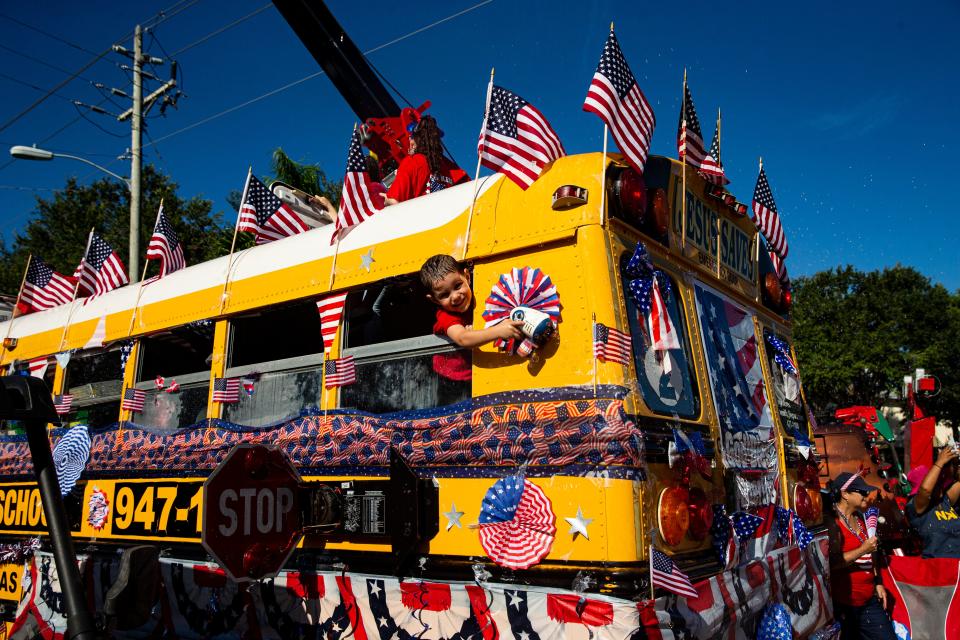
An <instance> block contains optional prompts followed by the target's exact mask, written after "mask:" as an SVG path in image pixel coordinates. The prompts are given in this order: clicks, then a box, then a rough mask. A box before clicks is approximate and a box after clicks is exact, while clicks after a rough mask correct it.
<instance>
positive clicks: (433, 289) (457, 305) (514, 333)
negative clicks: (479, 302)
mask: <svg viewBox="0 0 960 640" xmlns="http://www.w3.org/2000/svg"><path fill="white" fill-rule="evenodd" d="M420 282H422V283H423V287H424V288H425V289H426V290H427V292H428V293H427V299H428V300H430V302H432V303H434V304H435V305H437V307H438V308H437V321H436V323H435V324H434V325H433V333H434V334H435V335H438V336H443V337H446V338H450V340H451V341H453V343H454V344H456V345H457V346H460V347H464V348H465V349H473V348H474V347H479V346H481V345H484V344H487V343H488V342H493V341H494V340H497V339H503V340H509V339H511V338H513V339H521V338H523V332H522V331H521V330H520V328H521V327H522V326H523V322H521V321H517V320H509V319H505V320H503V321H501V322H499V323H498V324H495V325H494V326H492V327H489V328H487V329H474V328H473V326H472V325H473V307H474V299H473V291H472V290H471V289H470V272H469V271H467V269H465V268H464V267H462V266H461V265H460V263H458V262H457V261H456V260H454V259H453V257H452V256H448V255H445V254H439V255H435V256H433V257H431V258H428V259H427V261H426V262H424V263H423V266H422V267H420ZM466 355H469V353H468V354H466ZM433 369H434V371H436V372H437V373H438V374H440V375H441V376H443V377H444V378H447V379H450V380H469V379H470V377H471V371H470V361H469V360H468V359H467V358H466V356H465V355H464V354H462V352H460V351H458V352H456V353H453V354H449V353H445V354H440V355H437V356H435V357H434V359H433Z"/></svg>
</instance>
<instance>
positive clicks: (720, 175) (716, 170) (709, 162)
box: [700, 109, 730, 185]
mask: <svg viewBox="0 0 960 640" xmlns="http://www.w3.org/2000/svg"><path fill="white" fill-rule="evenodd" d="M700 174H701V175H702V176H703V177H704V179H705V180H706V181H707V182H712V183H714V184H720V185H724V184H729V183H730V181H729V180H728V179H727V174H726V173H725V172H724V170H723V162H722V161H721V160H720V110H719V109H718V110H717V128H716V129H715V130H714V131H713V142H711V143H710V153H709V154H707V157H706V158H705V159H704V161H703V164H702V165H700Z"/></svg>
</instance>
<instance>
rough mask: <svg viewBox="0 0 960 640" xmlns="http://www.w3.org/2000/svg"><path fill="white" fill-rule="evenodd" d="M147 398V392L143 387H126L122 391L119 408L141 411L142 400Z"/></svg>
mask: <svg viewBox="0 0 960 640" xmlns="http://www.w3.org/2000/svg"><path fill="white" fill-rule="evenodd" d="M146 399H147V392H146V391H144V390H143V389H127V390H126V391H124V392H123V402H122V403H121V404H120V408H121V409H123V410H124V411H137V412H140V411H143V402H144V400H146Z"/></svg>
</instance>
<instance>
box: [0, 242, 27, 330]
mask: <svg viewBox="0 0 960 640" xmlns="http://www.w3.org/2000/svg"><path fill="white" fill-rule="evenodd" d="M32 261H33V254H32V253H31V254H29V255H28V256H27V268H26V269H24V270H23V279H22V280H20V290H19V291H17V301H16V302H14V303H13V309H12V310H11V312H10V322H9V323H8V324H7V335H6V337H4V339H3V345H4V347H3V348H4V349H6V344H7V339H8V338H9V337H10V333H11V332H12V331H13V319H14V318H16V317H17V309H18V308H19V307H20V299H21V298H22V297H23V285H24V284H26V282H27V273H29V271H30V263H31V262H32Z"/></svg>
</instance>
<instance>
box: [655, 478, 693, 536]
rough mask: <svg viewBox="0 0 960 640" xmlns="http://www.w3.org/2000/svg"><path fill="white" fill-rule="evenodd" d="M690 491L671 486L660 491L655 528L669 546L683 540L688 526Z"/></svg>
mask: <svg viewBox="0 0 960 640" xmlns="http://www.w3.org/2000/svg"><path fill="white" fill-rule="evenodd" d="M689 502H690V493H689V492H688V491H687V490H686V489H684V488H682V487H671V488H669V489H664V490H663V491H661V492H660V500H659V501H658V503H657V529H659V531H660V537H661V538H663V541H664V542H666V543H667V544H668V545H670V546H671V547H675V546H677V545H678V544H680V542H681V541H682V540H683V536H684V535H686V533H687V530H688V529H689V528H690V507H689V506H688V505H689Z"/></svg>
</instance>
